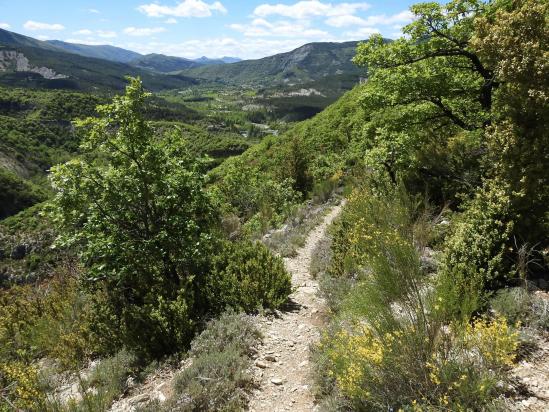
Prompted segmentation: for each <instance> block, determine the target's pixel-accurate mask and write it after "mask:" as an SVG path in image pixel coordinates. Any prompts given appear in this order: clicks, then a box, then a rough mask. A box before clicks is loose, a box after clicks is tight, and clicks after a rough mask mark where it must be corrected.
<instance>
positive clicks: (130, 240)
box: [51, 79, 218, 357]
mask: <svg viewBox="0 0 549 412" xmlns="http://www.w3.org/2000/svg"><path fill="white" fill-rule="evenodd" d="M147 96H148V94H147V93H145V91H144V90H143V86H142V84H141V82H140V81H139V80H138V79H131V80H130V85H129V86H128V87H127V89H126V94H125V95H124V96H117V97H115V98H114V101H113V103H112V104H110V105H105V106H99V107H98V113H99V114H100V116H101V118H99V119H93V118H90V119H88V120H86V121H85V122H83V123H82V127H83V128H85V129H86V130H87V131H88V135H87V136H86V138H85V139H84V141H83V143H82V147H81V149H82V152H83V154H82V156H81V157H79V158H77V159H74V160H72V161H70V162H68V163H66V164H64V165H61V166H57V167H55V168H54V169H53V171H52V177H51V180H52V183H53V186H54V189H55V191H56V196H55V198H54V201H53V207H52V215H53V216H54V217H55V222H56V223H57V224H58V226H59V229H60V231H61V237H60V240H59V243H60V244H61V245H67V246H73V247H78V250H79V251H80V255H81V258H82V261H83V262H84V264H85V265H86V266H87V271H86V272H87V273H86V275H87V276H86V280H87V282H86V285H87V286H88V290H91V291H92V292H95V291H97V290H100V291H103V292H104V293H105V294H106V299H104V300H103V304H104V305H105V307H101V308H98V309H97V310H101V311H108V312H109V313H108V315H107V317H110V318H112V319H114V321H115V322H114V323H113V328H115V331H116V332H117V333H118V334H119V335H120V336H121V337H122V340H123V343H124V344H125V345H126V346H127V347H129V348H132V349H134V350H136V351H139V352H140V354H141V355H143V356H145V357H161V356H163V355H165V354H168V353H173V352H174V351H177V350H179V349H181V348H184V347H185V346H186V345H188V343H189V342H190V340H191V338H192V336H193V334H194V325H195V322H196V320H197V318H198V317H199V316H200V315H201V313H200V312H201V310H202V309H201V308H200V307H199V306H195V297H196V295H197V293H198V292H199V291H200V290H201V282H202V280H203V276H204V275H205V273H206V272H207V266H208V261H209V257H210V256H211V254H212V247H213V244H214V243H215V239H216V226H217V223H218V216H217V211H216V208H215V206H214V204H213V200H212V199H211V197H210V196H209V194H208V193H207V192H206V191H205V189H204V178H205V176H204V166H205V165H204V163H203V162H201V161H200V160H197V159H196V158H194V157H193V156H192V155H191V154H190V153H189V152H188V150H187V148H186V147H185V145H184V143H183V142H182V141H181V139H180V137H178V136H177V135H168V136H164V138H163V139H158V138H157V136H155V134H154V130H153V128H152V127H151V125H150V124H149V123H148V122H147V121H145V119H144V112H145V100H146V98H147Z"/></svg>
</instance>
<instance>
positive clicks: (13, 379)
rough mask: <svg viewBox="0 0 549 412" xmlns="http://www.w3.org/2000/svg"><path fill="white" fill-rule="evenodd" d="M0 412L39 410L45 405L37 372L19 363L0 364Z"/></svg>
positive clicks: (33, 368) (32, 367)
mask: <svg viewBox="0 0 549 412" xmlns="http://www.w3.org/2000/svg"><path fill="white" fill-rule="evenodd" d="M0 395H1V397H0V411H2V412H4V411H5V412H8V411H12V410H15V409H21V410H40V409H41V408H43V407H44V405H45V400H46V399H45V397H44V394H43V393H41V392H40V384H39V379H38V371H37V368H36V367H35V366H30V365H28V364H26V363H24V362H21V361H11V362H1V363H0Z"/></svg>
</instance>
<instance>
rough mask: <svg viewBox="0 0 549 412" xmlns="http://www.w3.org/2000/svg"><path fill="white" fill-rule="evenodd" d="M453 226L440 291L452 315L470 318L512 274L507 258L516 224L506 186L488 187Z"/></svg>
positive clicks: (492, 184)
mask: <svg viewBox="0 0 549 412" xmlns="http://www.w3.org/2000/svg"><path fill="white" fill-rule="evenodd" d="M453 225H454V227H453V230H452V233H451V234H450V235H449V236H448V237H447V239H446V241H445V244H444V253H443V257H442V265H441V276H440V285H439V291H440V293H441V297H442V299H444V301H445V308H446V310H447V311H448V312H449V313H451V315H450V316H456V315H458V316H463V317H464V318H468V317H469V316H470V315H471V314H472V313H473V312H474V311H475V310H477V309H479V308H480V307H481V306H482V305H483V304H484V303H485V302H484V299H485V296H484V292H485V291H486V290H487V289H493V288H495V287H497V286H498V285H502V284H503V283H504V282H505V280H506V279H507V278H509V275H510V273H511V271H510V269H509V266H508V262H507V261H506V259H505V257H506V251H507V249H508V248H509V247H510V245H509V244H508V242H509V237H510V234H511V231H512V228H513V221H512V220H511V219H510V214H509V195H508V192H507V190H506V187H505V185H503V184H500V185H498V184H496V183H495V182H490V184H487V186H486V188H485V189H484V191H479V192H478V193H477V195H476V196H475V198H474V199H473V200H472V201H471V202H470V203H469V204H468V205H467V208H466V210H465V211H464V212H463V213H462V214H461V215H460V216H458V217H456V219H455V221H454V223H453Z"/></svg>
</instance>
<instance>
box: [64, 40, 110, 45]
mask: <svg viewBox="0 0 549 412" xmlns="http://www.w3.org/2000/svg"><path fill="white" fill-rule="evenodd" d="M63 41H66V42H67V43H76V44H86V45H88V46H103V45H104V44H105V42H104V41H103V42H101V41H96V40H90V39H86V40H84V39H71V38H69V39H65V40H63Z"/></svg>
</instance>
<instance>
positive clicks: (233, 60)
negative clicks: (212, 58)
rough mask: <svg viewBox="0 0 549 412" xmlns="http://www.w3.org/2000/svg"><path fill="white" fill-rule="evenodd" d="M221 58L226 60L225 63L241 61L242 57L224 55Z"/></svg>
mask: <svg viewBox="0 0 549 412" xmlns="http://www.w3.org/2000/svg"><path fill="white" fill-rule="evenodd" d="M221 60H222V61H223V62H224V63H237V62H241V61H242V59H241V58H239V57H230V56H223V57H222V58H221Z"/></svg>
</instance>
